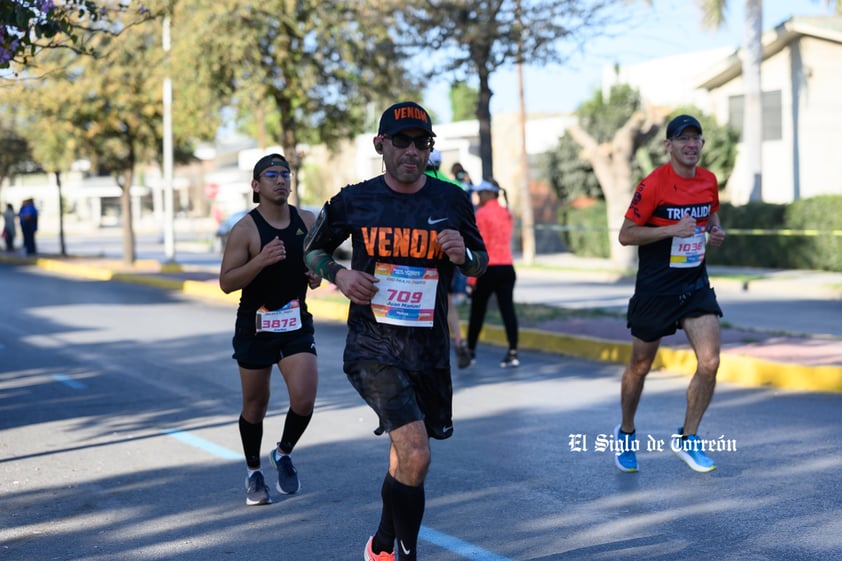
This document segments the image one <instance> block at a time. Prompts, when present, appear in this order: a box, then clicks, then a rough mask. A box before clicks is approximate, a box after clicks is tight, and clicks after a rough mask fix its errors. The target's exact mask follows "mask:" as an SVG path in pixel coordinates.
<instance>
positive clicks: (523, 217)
mask: <svg viewBox="0 0 842 561" xmlns="http://www.w3.org/2000/svg"><path fill="white" fill-rule="evenodd" d="M516 9H517V20H518V23H520V17H521V12H520V0H518V3H517V8H516ZM521 33H523V27H522V26H521ZM517 50H518V54H517V83H518V97H519V101H520V111H519V112H518V121H519V125H520V190H519V191H518V192H519V196H518V199H520V227H521V238H522V243H523V256H522V258H523V262H524V263H526V264H527V265H531V264H532V263H533V262H534V261H535V217H534V215H533V212H532V197H531V196H530V194H529V155H528V154H527V152H526V99H525V96H524V93H523V90H524V85H523V41H522V40H521V39H520V37H518V42H517Z"/></svg>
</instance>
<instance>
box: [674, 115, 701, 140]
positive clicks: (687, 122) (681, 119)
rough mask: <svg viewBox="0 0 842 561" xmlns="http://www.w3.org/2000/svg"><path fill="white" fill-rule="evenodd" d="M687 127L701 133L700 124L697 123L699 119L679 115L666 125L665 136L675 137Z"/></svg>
mask: <svg viewBox="0 0 842 561" xmlns="http://www.w3.org/2000/svg"><path fill="white" fill-rule="evenodd" d="M687 127H693V128H695V129H697V130H698V131H699V134H702V125H701V124H699V121H698V120H697V119H696V118H695V117H691V116H690V115H679V116H678V117H676V118H675V119H673V120H672V121H670V124H669V125H667V138H668V139H669V138H675V137H676V136H678V135H680V134H681V133H683V132H684V129H686V128H687Z"/></svg>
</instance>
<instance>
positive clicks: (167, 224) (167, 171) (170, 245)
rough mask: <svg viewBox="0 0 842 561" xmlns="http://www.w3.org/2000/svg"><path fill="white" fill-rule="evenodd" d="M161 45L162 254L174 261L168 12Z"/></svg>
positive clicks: (168, 259)
mask: <svg viewBox="0 0 842 561" xmlns="http://www.w3.org/2000/svg"><path fill="white" fill-rule="evenodd" d="M163 47H164V53H166V62H165V64H166V76H165V77H164V92H163V94H164V95H163V98H164V139H163V140H164V142H163V144H164V154H163V170H162V174H163V183H164V255H165V256H166V259H167V262H170V263H172V262H175V225H174V220H175V213H174V212H173V204H174V197H173V138H172V80H171V79H170V68H169V66H170V60H169V58H170V54H169V53H170V14H169V12H168V13H167V14H166V15H165V16H164V32H163Z"/></svg>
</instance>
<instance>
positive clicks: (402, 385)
mask: <svg viewBox="0 0 842 561" xmlns="http://www.w3.org/2000/svg"><path fill="white" fill-rule="evenodd" d="M345 374H346V375H347V376H348V380H349V381H350V382H351V385H352V386H354V388H355V389H356V390H357V392H358V393H359V394H360V396H361V397H362V398H363V399H364V400H365V402H366V403H368V405H369V407H371V408H372V409H373V410H374V412H375V413H377V417H378V418H379V420H380V427H379V428H378V429H377V430H376V431H375V432H376V433H378V434H380V433H381V432H383V431H385V432H389V431H392V430H394V429H397V428H400V427H402V426H403V425H406V424H409V423H411V422H413V421H420V420H422V419H423V420H424V425H425V426H426V428H427V434H428V435H429V436H430V437H432V438H435V439H437V440H444V439H445V438H450V436H451V435H452V434H453V384H452V383H451V379H450V369H449V368H438V369H432V370H428V371H424V372H418V371H407V370H402V369H400V368H397V367H395V366H392V365H389V364H383V363H380V362H375V361H369V360H361V361H355V362H348V363H345Z"/></svg>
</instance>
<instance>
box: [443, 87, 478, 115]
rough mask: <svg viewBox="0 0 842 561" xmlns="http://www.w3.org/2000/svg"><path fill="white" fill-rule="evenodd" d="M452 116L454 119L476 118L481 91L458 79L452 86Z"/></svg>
mask: <svg viewBox="0 0 842 561" xmlns="http://www.w3.org/2000/svg"><path fill="white" fill-rule="evenodd" d="M449 94H450V109H451V111H452V116H451V118H452V119H453V120H454V121H470V120H471V119H474V118H475V114H476V110H477V101H478V99H479V92H478V91H477V89H476V88H472V87H471V86H469V85H468V84H467V83H466V82H465V81H463V80H457V81H456V82H454V83H453V84H451V86H450V92H449Z"/></svg>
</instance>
